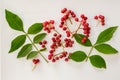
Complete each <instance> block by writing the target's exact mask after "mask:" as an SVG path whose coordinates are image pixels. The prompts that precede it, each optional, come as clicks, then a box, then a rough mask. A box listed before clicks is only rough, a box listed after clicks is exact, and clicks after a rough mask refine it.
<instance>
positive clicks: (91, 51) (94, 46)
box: [85, 44, 95, 62]
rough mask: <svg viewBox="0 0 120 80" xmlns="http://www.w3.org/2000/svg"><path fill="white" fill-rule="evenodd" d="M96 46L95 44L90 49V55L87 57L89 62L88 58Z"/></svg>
mask: <svg viewBox="0 0 120 80" xmlns="http://www.w3.org/2000/svg"><path fill="white" fill-rule="evenodd" d="M94 47H95V44H94V45H93V46H92V47H91V49H90V51H89V54H88V56H87V58H86V60H85V62H87V61H88V58H89V57H90V55H91V53H92V51H93V49H94Z"/></svg>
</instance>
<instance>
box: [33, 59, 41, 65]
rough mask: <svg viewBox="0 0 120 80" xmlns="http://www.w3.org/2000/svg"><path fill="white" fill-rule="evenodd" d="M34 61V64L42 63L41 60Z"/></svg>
mask: <svg viewBox="0 0 120 80" xmlns="http://www.w3.org/2000/svg"><path fill="white" fill-rule="evenodd" d="M32 61H33V63H34V64H38V63H39V62H40V60H39V59H33V60H32Z"/></svg>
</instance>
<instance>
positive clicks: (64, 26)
mask: <svg viewBox="0 0 120 80" xmlns="http://www.w3.org/2000/svg"><path fill="white" fill-rule="evenodd" d="M61 13H63V14H64V15H63V16H62V17H61V23H60V25H59V27H60V28H62V29H63V30H64V31H66V34H67V37H70V36H71V31H70V30H69V28H68V26H67V22H66V21H67V20H70V22H71V24H72V21H71V18H74V20H75V21H76V22H79V19H78V18H77V17H76V14H75V13H74V12H73V11H72V10H67V8H63V9H62V10H61Z"/></svg>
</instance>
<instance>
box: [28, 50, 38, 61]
mask: <svg viewBox="0 0 120 80" xmlns="http://www.w3.org/2000/svg"><path fill="white" fill-rule="evenodd" d="M37 54H38V52H37V51H32V52H30V53H29V54H28V56H27V59H32V58H34V57H36V56H37Z"/></svg>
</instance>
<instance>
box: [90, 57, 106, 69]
mask: <svg viewBox="0 0 120 80" xmlns="http://www.w3.org/2000/svg"><path fill="white" fill-rule="evenodd" d="M90 62H91V64H92V65H93V66H94V67H96V68H106V63H105V60H104V59H103V58H102V57H101V56H99V55H92V56H90Z"/></svg>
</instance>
